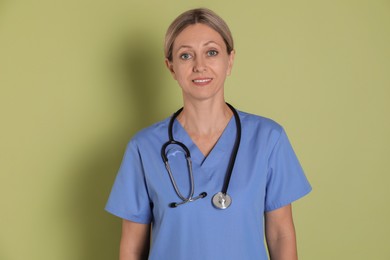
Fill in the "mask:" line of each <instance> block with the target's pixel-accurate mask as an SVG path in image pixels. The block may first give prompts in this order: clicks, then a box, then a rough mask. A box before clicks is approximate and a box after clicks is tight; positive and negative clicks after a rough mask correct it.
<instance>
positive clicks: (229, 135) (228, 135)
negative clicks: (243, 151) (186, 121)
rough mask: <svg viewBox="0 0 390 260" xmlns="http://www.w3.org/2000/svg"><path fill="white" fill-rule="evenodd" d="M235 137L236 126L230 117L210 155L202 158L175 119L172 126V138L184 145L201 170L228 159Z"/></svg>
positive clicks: (198, 150)
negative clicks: (225, 158)
mask: <svg viewBox="0 0 390 260" xmlns="http://www.w3.org/2000/svg"><path fill="white" fill-rule="evenodd" d="M235 137H236V124H235V119H234V116H232V117H231V118H230V120H229V122H228V124H227V125H226V127H225V129H224V130H223V132H222V134H221V136H220V137H219V139H218V140H217V142H216V144H215V145H214V147H213V148H212V149H211V151H210V153H209V154H208V155H207V156H204V155H203V153H202V152H201V151H200V149H199V148H198V146H197V145H196V144H195V143H194V142H193V140H192V139H191V137H190V136H189V134H188V133H187V131H186V130H185V129H184V127H183V126H182V125H181V124H180V122H179V121H178V120H177V119H176V120H175V122H174V124H173V138H174V139H175V140H177V141H179V142H182V143H184V144H185V145H186V146H187V147H188V149H189V150H190V153H191V158H192V162H193V163H196V164H198V165H199V166H201V167H202V168H209V167H214V166H215V165H218V164H219V163H220V161H221V160H222V159H223V158H224V157H226V156H228V157H229V156H230V153H231V150H232V148H233V145H234V141H235Z"/></svg>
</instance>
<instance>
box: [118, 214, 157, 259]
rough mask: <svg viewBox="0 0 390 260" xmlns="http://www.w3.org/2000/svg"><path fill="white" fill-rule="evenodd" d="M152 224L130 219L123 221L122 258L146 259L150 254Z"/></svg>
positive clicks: (120, 253) (120, 254)
mask: <svg viewBox="0 0 390 260" xmlns="http://www.w3.org/2000/svg"><path fill="white" fill-rule="evenodd" d="M149 244H150V225H149V224H140V223H135V222H132V221H128V220H125V219H124V220H123V222H122V238H121V243H120V251H119V259H120V260H146V259H148V254H149Z"/></svg>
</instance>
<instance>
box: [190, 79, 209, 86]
mask: <svg viewBox="0 0 390 260" xmlns="http://www.w3.org/2000/svg"><path fill="white" fill-rule="evenodd" d="M212 80H213V79H212V78H198V79H193V80H192V82H194V83H195V84H196V85H207V84H208V83H210V82H211V81H212Z"/></svg>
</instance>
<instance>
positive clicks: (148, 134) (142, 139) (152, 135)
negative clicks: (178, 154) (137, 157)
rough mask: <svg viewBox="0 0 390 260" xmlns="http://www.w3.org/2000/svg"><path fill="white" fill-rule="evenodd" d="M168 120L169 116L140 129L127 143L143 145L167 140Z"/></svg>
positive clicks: (137, 145)
mask: <svg viewBox="0 0 390 260" xmlns="http://www.w3.org/2000/svg"><path fill="white" fill-rule="evenodd" d="M169 120H170V118H165V119H164V120H162V121H159V122H157V123H155V124H153V125H150V126H148V127H146V128H143V129H141V130H140V131H138V132H137V133H136V134H135V135H134V136H133V137H132V138H131V140H130V142H129V145H130V146H136V147H145V146H148V145H157V144H160V143H162V142H166V140H168V125H169ZM164 140H165V141H164Z"/></svg>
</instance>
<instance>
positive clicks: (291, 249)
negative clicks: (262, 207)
mask: <svg viewBox="0 0 390 260" xmlns="http://www.w3.org/2000/svg"><path fill="white" fill-rule="evenodd" d="M265 237H266V240H267V246H268V251H269V255H270V258H271V259H272V260H297V259H298V255H297V247H296V239H295V229H294V223H293V217H292V210H291V204H289V205H287V206H284V207H282V208H279V209H276V210H273V211H269V212H266V213H265Z"/></svg>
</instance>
